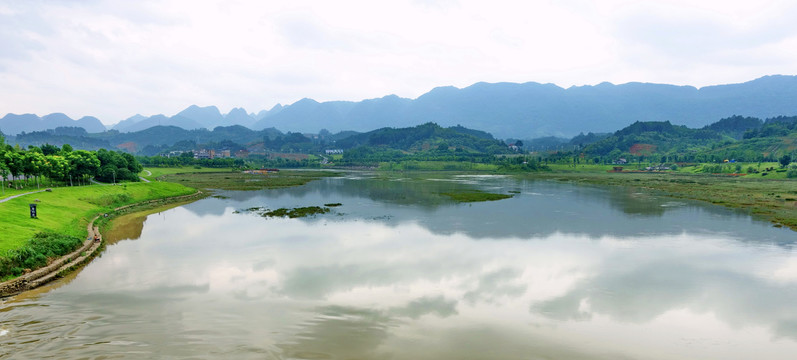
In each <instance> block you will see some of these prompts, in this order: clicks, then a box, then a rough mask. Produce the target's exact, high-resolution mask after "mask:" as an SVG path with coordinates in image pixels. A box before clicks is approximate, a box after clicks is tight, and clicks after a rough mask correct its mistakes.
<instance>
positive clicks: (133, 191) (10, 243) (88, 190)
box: [0, 182, 195, 256]
mask: <svg viewBox="0 0 797 360" xmlns="http://www.w3.org/2000/svg"><path fill="white" fill-rule="evenodd" d="M194 192H195V190H194V189H191V188H188V187H185V186H182V185H179V184H172V183H165V182H163V183H161V182H159V183H128V184H123V185H117V186H103V185H92V186H80V187H77V186H76V187H62V188H54V189H53V191H52V192H41V193H36V194H30V195H25V196H22V197H19V198H15V199H11V200H9V201H7V202H5V203H2V204H0V219H3V221H2V223H0V234H2V235H0V256H5V254H6V253H7V252H8V250H10V249H17V248H20V247H22V246H23V245H24V244H25V243H26V242H27V241H28V240H29V239H31V238H33V236H34V234H36V233H38V232H42V231H44V232H53V233H58V234H64V235H67V236H76V237H80V238H82V237H84V236H85V235H86V234H85V232H86V230H85V229H86V225H87V224H88V221H89V220H90V219H91V218H92V217H93V216H94V215H96V214H98V213H103V212H108V211H110V210H112V209H113V208H116V207H119V206H123V205H128V204H132V203H137V202H142V201H148V200H154V199H160V198H166V197H171V196H180V195H188V194H192V193H194ZM37 200H38V201H37ZM31 203H35V204H37V205H38V218H37V219H31V218H30V212H29V206H28V204H31Z"/></svg>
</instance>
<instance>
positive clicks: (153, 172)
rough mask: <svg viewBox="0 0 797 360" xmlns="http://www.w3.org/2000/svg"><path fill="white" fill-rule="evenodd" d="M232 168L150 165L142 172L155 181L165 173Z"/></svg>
mask: <svg viewBox="0 0 797 360" xmlns="http://www.w3.org/2000/svg"><path fill="white" fill-rule="evenodd" d="M230 171H233V169H230V168H196V167H194V166H183V167H148V168H144V171H142V172H140V173H139V174H138V176H141V177H143V178H145V179H147V180H149V181H155V180H157V179H158V178H159V177H161V176H164V175H171V174H179V173H212V172H230Z"/></svg>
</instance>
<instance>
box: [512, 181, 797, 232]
mask: <svg viewBox="0 0 797 360" xmlns="http://www.w3.org/2000/svg"><path fill="white" fill-rule="evenodd" d="M525 176H527V177H530V178H537V179H540V178H542V179H555V180H560V181H570V182H577V183H587V184H598V185H619V186H632V187H639V188H645V189H654V190H660V191H663V192H665V193H667V194H668V195H670V196H673V197H678V198H685V199H693V200H701V201H706V202H710V203H713V204H718V205H723V206H727V207H731V208H741V209H746V210H748V211H750V213H751V214H753V215H754V216H758V217H761V218H763V219H766V220H768V221H771V222H773V223H775V224H776V226H788V227H790V228H791V229H793V230H796V231H797V180H793V179H778V178H762V177H760V176H758V177H755V176H750V177H748V176H743V177H732V176H724V175H711V174H695V173H690V172H675V173H607V172H587V171H572V172H563V171H558V172H550V173H534V174H529V175H525Z"/></svg>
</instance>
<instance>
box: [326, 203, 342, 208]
mask: <svg viewBox="0 0 797 360" xmlns="http://www.w3.org/2000/svg"><path fill="white" fill-rule="evenodd" d="M341 205H343V204H341V203H329V204H324V206H326V207H336V206H341Z"/></svg>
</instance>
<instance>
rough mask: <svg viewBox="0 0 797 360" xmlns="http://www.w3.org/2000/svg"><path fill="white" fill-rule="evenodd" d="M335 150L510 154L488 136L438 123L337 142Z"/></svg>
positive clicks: (379, 130)
mask: <svg viewBox="0 0 797 360" xmlns="http://www.w3.org/2000/svg"><path fill="white" fill-rule="evenodd" d="M336 146H337V147H340V148H341V149H351V148H355V147H358V146H371V147H379V148H388V149H395V150H402V151H410V152H415V151H424V150H430V149H439V150H449V149H452V150H455V151H456V150H459V151H466V152H478V153H504V152H506V151H507V147H506V144H504V142H503V141H500V140H496V139H495V138H493V136H492V135H490V134H489V133H486V132H483V131H478V130H472V129H467V128H464V127H462V126H452V127H449V128H444V127H441V126H440V125H437V124H435V123H426V124H423V125H418V126H415V127H408V128H401V129H394V128H381V129H377V130H374V131H369V132H366V133H362V134H357V135H353V136H349V137H347V138H345V139H341V140H338V141H337V143H336Z"/></svg>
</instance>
